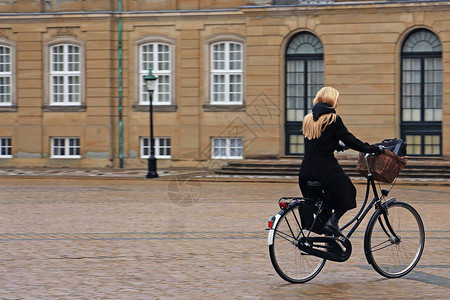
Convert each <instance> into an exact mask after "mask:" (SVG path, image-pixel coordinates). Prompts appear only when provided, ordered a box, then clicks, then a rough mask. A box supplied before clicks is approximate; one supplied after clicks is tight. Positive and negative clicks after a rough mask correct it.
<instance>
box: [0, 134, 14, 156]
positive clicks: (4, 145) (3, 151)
mask: <svg viewBox="0 0 450 300" xmlns="http://www.w3.org/2000/svg"><path fill="white" fill-rule="evenodd" d="M11 150H12V146H11V138H10V137H0V158H12V151H11Z"/></svg>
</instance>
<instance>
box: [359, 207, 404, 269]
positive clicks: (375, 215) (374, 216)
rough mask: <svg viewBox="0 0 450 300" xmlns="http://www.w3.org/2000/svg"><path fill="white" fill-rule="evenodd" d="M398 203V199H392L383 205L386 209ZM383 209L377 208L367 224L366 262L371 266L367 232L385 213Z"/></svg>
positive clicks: (365, 237) (365, 235)
mask: <svg viewBox="0 0 450 300" xmlns="http://www.w3.org/2000/svg"><path fill="white" fill-rule="evenodd" d="M396 201H397V199H395V198H390V199H388V200H386V202H384V203H383V204H382V205H383V206H384V208H388V207H389V205H391V204H392V203H394V202H396ZM382 209H383V208H381V207H379V208H377V209H376V210H375V212H374V213H373V215H372V217H371V218H370V220H369V222H368V223H367V227H366V231H365V233H364V254H365V256H366V260H367V262H368V263H369V265H371V264H372V263H371V261H370V259H369V257H368V255H367V254H368V251H369V249H368V248H367V246H366V245H367V244H368V242H369V236H368V234H367V232H368V228H369V226H370V224H372V223H373V222H376V219H377V218H378V217H379V216H380V215H381V214H383V212H382V211H381V210H382Z"/></svg>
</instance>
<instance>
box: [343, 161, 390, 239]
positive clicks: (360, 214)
mask: <svg viewBox="0 0 450 300" xmlns="http://www.w3.org/2000/svg"><path fill="white" fill-rule="evenodd" d="M368 156H369V154H366V155H365V157H364V159H365V161H366V164H367V170H369V174H368V175H367V185H366V196H365V198H364V203H363V205H362V207H361V209H360V210H359V212H358V213H357V214H356V216H355V217H354V218H353V219H351V220H350V222H348V223H347V224H345V225H344V226H343V227H342V228H341V229H340V230H341V231H342V230H344V229H345V228H347V227H348V226H350V225H351V224H352V223H353V222H355V221H356V223H355V225H353V227H352V228H351V229H350V231H349V232H348V233H347V236H346V237H347V238H350V237H351V236H352V234H353V233H354V232H355V230H356V229H357V228H358V227H359V225H360V224H361V222H362V221H363V219H364V218H365V216H366V215H367V214H368V213H369V211H370V210H371V209H372V207H373V206H374V205H376V208H377V209H378V208H380V209H383V215H384V219H385V222H386V225H387V227H388V228H389V230H390V232H392V234H393V235H394V236H395V237H397V235H396V234H395V232H394V230H393V229H392V227H391V224H390V223H389V220H388V218H387V216H386V208H385V207H384V206H383V205H377V204H378V203H380V200H381V198H380V197H378V191H377V187H376V185H375V179H374V178H373V175H372V173H371V172H370V167H369V163H368V162H367V157H368ZM371 187H372V191H373V194H374V198H373V199H372V201H371V202H370V204H369V205H368V206H367V208H366V204H367V200H368V199H369V192H370V188H371ZM383 197H384V195H383ZM393 201H395V198H393ZM364 208H366V209H365V210H364ZM380 222H381V221H380ZM381 227H382V228H383V230H385V228H384V225H383V224H381ZM385 232H386V233H387V231H386V230H385Z"/></svg>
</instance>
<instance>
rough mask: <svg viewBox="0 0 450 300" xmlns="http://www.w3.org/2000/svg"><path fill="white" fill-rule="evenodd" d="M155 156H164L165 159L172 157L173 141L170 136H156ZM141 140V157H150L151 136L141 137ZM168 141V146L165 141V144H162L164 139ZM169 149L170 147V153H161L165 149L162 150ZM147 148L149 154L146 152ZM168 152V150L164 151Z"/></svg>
mask: <svg viewBox="0 0 450 300" xmlns="http://www.w3.org/2000/svg"><path fill="white" fill-rule="evenodd" d="M154 139H155V158H163V159H168V158H172V155H171V154H172V142H171V140H170V137H155V138H154ZM140 140H141V142H140V148H141V158H149V156H150V138H149V137H141V139H140ZM163 140H164V141H168V142H169V146H167V143H164V145H162V141H163ZM145 142H147V146H146V145H144V143H145ZM163 149H164V150H167V149H169V150H170V151H169V152H170V154H169V155H167V154H161V153H162V152H163V151H161V150H163ZM145 150H146V151H147V153H148V154H144V152H145ZM164 152H166V151H164Z"/></svg>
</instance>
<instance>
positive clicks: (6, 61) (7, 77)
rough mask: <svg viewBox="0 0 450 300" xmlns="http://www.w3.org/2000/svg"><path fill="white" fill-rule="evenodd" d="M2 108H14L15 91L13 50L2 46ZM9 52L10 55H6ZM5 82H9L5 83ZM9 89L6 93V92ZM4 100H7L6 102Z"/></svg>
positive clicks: (0, 85)
mask: <svg viewBox="0 0 450 300" xmlns="http://www.w3.org/2000/svg"><path fill="white" fill-rule="evenodd" d="M0 49H1V51H0V106H1V107H5V106H6V107H9V106H12V105H13V103H14V101H13V96H14V93H13V91H14V90H13V89H14V85H13V82H14V78H13V67H14V65H13V63H14V62H13V54H12V53H13V50H14V49H13V48H12V47H10V46H7V45H2V44H0ZM6 50H7V51H8V52H9V53H4V52H3V51H6ZM4 81H8V82H7V83H4ZM5 89H7V91H6V92H5V91H4V90H5ZM4 98H7V100H6V101H4Z"/></svg>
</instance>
